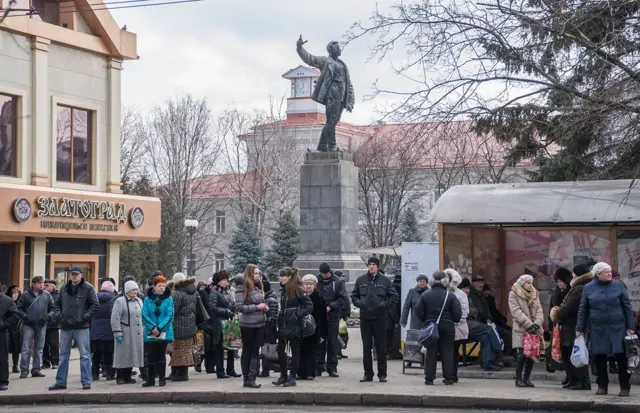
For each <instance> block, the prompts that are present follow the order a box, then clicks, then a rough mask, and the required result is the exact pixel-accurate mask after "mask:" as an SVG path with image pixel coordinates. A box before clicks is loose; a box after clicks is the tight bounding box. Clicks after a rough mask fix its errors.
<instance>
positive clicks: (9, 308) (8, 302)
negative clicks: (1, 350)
mask: <svg viewBox="0 0 640 413" xmlns="http://www.w3.org/2000/svg"><path fill="white" fill-rule="evenodd" d="M19 320H20V317H19V316H18V308H17V307H16V303H14V302H13V300H12V299H11V297H8V296H6V295H4V294H0V337H2V340H6V334H7V330H9V329H11V327H13V326H15V325H18V321H19Z"/></svg>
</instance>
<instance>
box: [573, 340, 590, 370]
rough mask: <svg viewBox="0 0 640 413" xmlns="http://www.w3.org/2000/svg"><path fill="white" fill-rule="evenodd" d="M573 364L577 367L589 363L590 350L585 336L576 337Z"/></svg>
mask: <svg viewBox="0 0 640 413" xmlns="http://www.w3.org/2000/svg"><path fill="white" fill-rule="evenodd" d="M571 364H573V365H574V367H575V368H580V367H584V366H587V365H589V350H587V343H586V342H585V341H584V336H580V337H578V338H576V342H575V343H574V344H573V352H572V353H571Z"/></svg>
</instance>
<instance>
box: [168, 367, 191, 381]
mask: <svg viewBox="0 0 640 413" xmlns="http://www.w3.org/2000/svg"><path fill="white" fill-rule="evenodd" d="M188 380H189V367H186V366H179V367H176V373H175V376H173V378H172V379H171V381H188Z"/></svg>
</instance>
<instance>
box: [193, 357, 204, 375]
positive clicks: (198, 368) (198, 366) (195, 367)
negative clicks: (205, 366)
mask: <svg viewBox="0 0 640 413" xmlns="http://www.w3.org/2000/svg"><path fill="white" fill-rule="evenodd" d="M193 369H194V370H195V371H197V372H198V373H202V360H200V362H199V363H197V364H196V365H195V366H193Z"/></svg>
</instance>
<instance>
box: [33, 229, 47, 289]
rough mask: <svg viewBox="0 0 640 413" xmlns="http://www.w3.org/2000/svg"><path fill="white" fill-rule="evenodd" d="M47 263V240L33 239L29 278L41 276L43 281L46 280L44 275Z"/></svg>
mask: <svg viewBox="0 0 640 413" xmlns="http://www.w3.org/2000/svg"><path fill="white" fill-rule="evenodd" d="M46 262H47V239H46V238H35V239H34V240H33V244H32V245H31V277H35V276H36V275H41V276H43V277H44V278H45V279H46V278H48V274H45V271H46Z"/></svg>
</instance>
